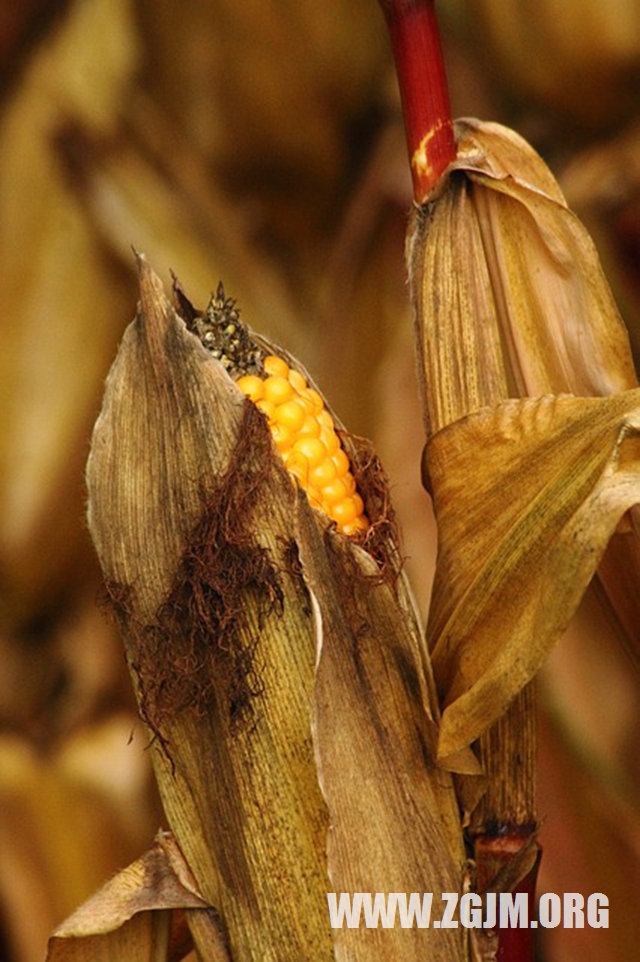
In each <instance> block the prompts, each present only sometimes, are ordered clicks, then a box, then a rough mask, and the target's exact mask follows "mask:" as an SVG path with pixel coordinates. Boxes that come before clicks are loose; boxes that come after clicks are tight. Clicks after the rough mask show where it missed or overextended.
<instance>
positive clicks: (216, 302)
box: [187, 281, 265, 380]
mask: <svg viewBox="0 0 640 962" xmlns="http://www.w3.org/2000/svg"><path fill="white" fill-rule="evenodd" d="M187 327H188V328H189V330H190V331H191V332H192V333H193V334H195V335H196V337H197V338H199V340H200V341H201V343H202V344H203V345H204V347H206V349H207V350H208V351H210V352H211V354H212V355H213V357H215V358H217V359H218V360H219V361H220V363H221V364H222V366H223V367H224V368H226V370H227V371H228V372H229V375H230V376H231V377H232V378H234V380H235V379H237V378H239V377H242V375H244V374H258V375H259V374H262V369H263V367H262V366H263V361H264V357H265V352H264V351H263V350H262V349H261V348H260V347H258V345H257V344H256V343H255V342H254V341H253V340H252V338H251V336H250V334H249V331H248V328H247V327H246V325H245V324H243V323H242V321H241V320H240V314H239V312H238V309H237V307H236V302H235V300H234V299H233V298H231V297H227V296H226V294H225V291H224V286H223V284H222V281H220V282H219V284H218V287H217V290H216V292H215V294H214V295H213V296H212V297H211V300H210V301H209V305H208V307H207V309H206V310H205V312H204V314H196V315H194V316H192V317H191V318H189V319H188V320H187Z"/></svg>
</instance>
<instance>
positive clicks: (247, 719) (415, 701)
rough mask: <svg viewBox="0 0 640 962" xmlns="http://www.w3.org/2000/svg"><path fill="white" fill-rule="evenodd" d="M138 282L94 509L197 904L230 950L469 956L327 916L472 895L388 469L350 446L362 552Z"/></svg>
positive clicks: (153, 282) (326, 955)
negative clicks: (343, 924) (386, 901)
mask: <svg viewBox="0 0 640 962" xmlns="http://www.w3.org/2000/svg"><path fill="white" fill-rule="evenodd" d="M140 281H141V303H140V308H139V312H138V316H137V318H136V320H135V321H134V323H133V324H132V325H130V327H129V328H128V330H127V332H126V333H125V335H124V338H123V341H122V344H121V347H120V351H119V354H118V357H117V358H116V361H115V362H114V365H113V368H112V371H111V373H110V375H109V379H108V383H107V389H106V394H105V400H104V405H103V410H102V413H101V415H100V418H99V419H98V422H97V424H96V427H95V431H94V437H93V442H92V451H91V456H90V460H89V464H88V487H89V523H90V528H91V532H92V536H93V539H94V543H95V545H96V549H97V552H98V555H99V557H100V561H101V564H102V567H103V571H104V574H105V580H106V583H107V588H108V591H109V593H110V599H111V600H110V603H111V606H112V607H113V609H114V610H115V612H116V614H117V615H118V618H119V620H120V623H121V625H122V630H123V636H124V641H125V646H126V650H127V658H128V662H129V665H130V668H131V672H132V677H133V681H134V685H135V687H136V692H137V696H138V699H139V703H140V707H141V713H142V715H143V718H144V720H145V721H146V723H147V724H148V726H149V728H150V731H151V734H152V735H153V736H154V741H153V760H154V765H155V770H156V777H157V780H158V784H159V787H160V793H161V796H162V800H163V805H164V809H165V813H166V816H167V820H168V822H169V825H170V827H171V830H172V832H173V834H174V836H175V840H176V844H177V846H178V847H179V849H180V850H181V852H182V853H183V855H184V859H185V861H186V864H187V865H188V867H189V869H190V871H191V872H192V873H193V878H194V883H195V887H196V889H197V892H198V895H199V897H201V898H202V900H203V901H204V902H205V903H206V905H208V906H211V907H213V908H215V911H216V912H217V913H218V917H219V920H220V931H221V933H222V938H223V940H224V943H225V944H226V946H227V951H228V952H229V956H230V958H231V959H232V960H233V962H241V960H242V962H245V960H247V962H248V960H256V962H258V960H259V962H271V960H273V962H276V960H277V962H288V960H291V962H299V960H300V959H301V958H305V959H309V960H312V959H313V960H316V959H317V960H321V959H330V958H332V957H334V951H335V957H336V958H345V959H347V958H348V959H354V960H372V962H373V960H382V959H384V960H385V962H386V960H397V962H406V960H409V959H416V962H417V960H418V959H422V958H424V957H425V955H428V956H429V958H432V959H435V960H443V962H446V960H451V962H453V960H456V962H458V960H460V959H466V958H468V957H469V951H470V950H469V948H468V946H467V934H466V933H465V932H464V931H455V932H454V931H450V932H446V933H442V932H440V931H438V930H437V929H434V928H429V929H415V928H414V929H413V930H411V931H407V930H403V929H401V928H400V927H399V926H395V927H394V928H393V929H388V930H386V929H366V928H364V927H363V926H362V927H361V928H360V929H358V930H349V929H346V928H345V929H344V930H342V931H336V932H335V933H332V932H331V929H330V926H329V914H328V910H327V897H326V896H327V892H328V891H335V892H338V893H340V892H342V891H346V892H353V891H361V892H362V891H365V892H366V891H371V892H376V891H383V892H393V891H406V892H412V891H416V892H420V893H422V892H430V891H433V892H436V891H440V890H441V888H442V886H443V885H444V886H445V887H446V888H447V889H448V890H451V891H456V890H459V888H460V886H461V884H462V878H463V874H464V858H465V856H464V849H463V845H462V838H461V832H460V826H459V817H458V810H457V803H456V797H455V792H454V788H453V782H452V778H451V775H450V774H448V773H446V772H445V771H443V770H442V769H441V768H439V767H438V766H437V765H436V762H435V753H436V746H437V707H436V698H435V689H434V685H433V679H432V676H431V673H430V667H429V661H428V656H427V654H426V649H425V648H424V642H423V640H422V637H421V631H420V628H419V625H418V621H417V619H416V616H415V614H414V606H413V603H412V599H411V596H410V594H409V591H408V588H407V586H406V583H405V580H404V577H403V575H402V573H401V571H400V563H399V560H398V559H399V558H400V554H399V549H398V546H397V543H396V539H395V527H394V524H393V520H392V513H391V507H390V502H389V497H388V489H387V487H386V481H385V480H384V476H383V475H382V473H381V471H380V468H379V465H378V464H377V461H376V459H375V458H374V457H372V455H371V453H370V451H369V450H368V449H367V448H366V447H362V446H361V445H360V443H359V442H358V444H356V443H355V442H354V441H353V440H351V439H350V438H349V437H348V436H346V435H344V436H343V443H344V447H345V450H346V451H347V453H348V455H349V458H350V461H351V464H352V466H353V469H354V471H355V473H356V476H357V482H358V487H359V489H360V490H361V491H362V493H363V497H364V499H365V502H366V507H367V512H368V515H369V518H370V520H371V528H370V530H369V531H367V532H366V538H365V541H364V544H365V547H366V548H367V549H368V550H365V548H363V547H362V546H359V545H358V544H357V543H355V542H354V540H353V539H351V538H346V537H344V536H342V535H340V534H339V533H338V532H337V531H336V530H335V529H334V528H333V527H332V526H331V525H330V522H329V520H328V519H327V518H326V516H325V515H323V514H321V513H320V512H317V511H314V510H313V509H312V508H311V506H310V504H309V502H308V500H307V498H306V495H304V494H303V493H302V492H301V491H300V490H299V489H298V490H297V489H296V486H295V485H294V484H293V483H292V481H291V479H290V477H289V476H288V475H287V472H286V469H285V467H284V464H283V462H282V460H281V458H280V457H279V455H278V453H277V451H276V448H275V446H274V445H273V443H272V440H271V437H270V435H269V431H268V428H267V424H266V421H265V419H264V418H263V417H262V415H260V414H259V412H258V411H257V410H256V408H255V407H254V405H253V404H252V403H251V402H250V401H248V400H246V399H245V398H244V397H243V395H242V394H241V392H240V390H239V389H238V388H237V387H236V385H235V384H234V383H233V382H232V380H231V379H230V378H229V376H228V375H227V373H226V371H225V370H224V368H223V367H222V365H221V364H220V363H219V362H218V361H217V360H216V359H215V358H213V357H212V356H211V355H210V354H209V353H208V352H207V351H206V350H205V349H204V348H203V346H202V344H201V343H200V342H199V340H198V339H197V338H196V337H195V336H194V335H193V334H191V333H190V332H189V331H188V330H187V328H186V326H185V324H184V322H183V321H182V320H181V318H180V317H178V315H177V314H176V313H175V311H174V310H173V308H172V307H171V305H170V304H169V302H168V301H167V299H166V297H165V296H164V293H163V291H162V288H161V285H160V282H159V281H158V279H157V278H156V277H155V275H154V274H153V273H152V271H151V270H150V268H149V267H148V265H147V263H146V261H145V260H144V258H140ZM276 351H277V353H278V354H280V355H281V356H284V357H287V360H291V359H290V358H289V357H288V356H287V355H286V353H285V352H282V351H280V349H276ZM292 363H295V362H292ZM338 426H340V425H339V424H338ZM329 826H331V828H330V832H329V835H328V837H327V831H328V828H329ZM437 911H438V908H437V907H435V906H434V913H435V915H436V916H437ZM198 918H199V916H198ZM190 919H191V915H189V914H188V913H187V921H188V922H189V925H190V927H191V933H192V936H193V939H194V941H195V944H196V947H197V949H198V952H199V953H200V956H201V957H202V958H204V959H217V958H218V957H219V956H217V955H216V954H215V952H216V951H219V949H218V947H217V946H214V947H212V946H211V945H210V944H209V942H208V941H207V938H206V932H205V934H204V935H203V934H202V933H201V932H200V930H199V929H198V927H197V925H196V924H195V923H193V924H192V923H191V921H190ZM334 937H335V942H334Z"/></svg>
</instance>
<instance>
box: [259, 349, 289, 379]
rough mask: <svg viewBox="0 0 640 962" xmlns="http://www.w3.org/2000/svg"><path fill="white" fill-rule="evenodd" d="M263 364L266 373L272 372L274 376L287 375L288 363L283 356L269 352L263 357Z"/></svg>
mask: <svg viewBox="0 0 640 962" xmlns="http://www.w3.org/2000/svg"><path fill="white" fill-rule="evenodd" d="M263 366H264V370H265V373H266V374H273V375H275V377H286V378H288V377H289V365H288V364H287V362H286V361H285V360H284V359H283V358H281V357H276V356H275V354H269V355H268V357H265V359H264V364H263Z"/></svg>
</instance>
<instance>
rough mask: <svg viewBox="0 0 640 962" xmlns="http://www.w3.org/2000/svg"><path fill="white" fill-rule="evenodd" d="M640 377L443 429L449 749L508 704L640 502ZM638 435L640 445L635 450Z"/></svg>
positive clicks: (440, 497) (435, 641) (438, 490)
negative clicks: (592, 393)
mask: <svg viewBox="0 0 640 962" xmlns="http://www.w3.org/2000/svg"><path fill="white" fill-rule="evenodd" d="M639 435H640V389H636V390H635V391H628V392H625V393H623V394H621V395H616V396H611V397H608V398H575V397H566V396H565V397H553V396H547V397H543V398H539V399H524V400H521V401H505V402H503V403H502V404H500V405H498V406H497V407H493V408H485V409H483V410H481V411H477V412H475V413H474V414H471V415H469V416H468V417H466V418H463V419H461V420H460V421H457V422H455V423H454V424H452V425H450V426H449V427H448V428H445V429H443V430H442V431H440V432H438V433H437V434H436V435H434V437H433V438H432V439H431V441H430V443H429V445H428V447H427V451H426V464H427V467H428V473H429V476H430V479H431V484H432V488H433V492H434V502H435V506H436V512H437V515H438V534H439V554H438V565H437V570H436V581H435V585H434V592H433V599H432V606H431V611H430V618H429V637H430V645H431V647H432V658H433V665H434V671H435V674H436V678H437V683H438V687H439V690H440V696H441V703H442V704H443V706H444V712H443V717H442V726H441V731H440V742H439V749H438V754H439V757H440V758H441V759H442V760H443V761H445V762H446V760H447V759H448V757H449V756H451V755H453V754H454V753H456V752H459V751H460V750H461V749H463V748H464V747H465V746H467V745H470V744H471V742H473V741H474V740H475V739H477V738H478V737H479V736H480V735H481V734H482V733H483V732H484V731H485V730H486V729H487V728H488V727H489V726H490V725H491V724H492V723H493V722H495V721H496V720H497V719H498V718H499V717H500V715H502V714H503V713H504V711H505V710H506V708H507V706H508V705H509V703H510V702H511V701H512V699H513V698H514V697H515V695H516V694H517V693H518V692H519V691H520V690H521V689H522V688H523V687H524V686H525V685H526V683H527V682H528V681H529V680H530V679H531V678H532V677H533V676H534V675H535V673H536V672H537V671H538V669H539V668H540V667H541V665H542V664H543V662H544V660H545V659H546V657H547V655H548V654H549V652H550V650H551V648H552V646H553V644H554V643H555V641H556V640H557V639H558V637H559V635H560V634H561V632H562V631H563V630H564V628H566V626H567V624H568V621H569V619H570V618H571V616H572V614H573V612H574V611H575V608H576V606H577V605H578V603H579V601H580V598H581V597H582V594H583V593H584V591H585V589H586V587H587V585H588V583H589V581H590V579H591V578H592V576H593V574H594V573H595V570H596V567H597V565H598V562H599V560H600V558H601V556H602V553H603V551H604V549H605V547H606V544H607V542H608V540H609V538H610V537H611V534H612V533H613V531H614V530H615V528H616V525H617V524H618V522H619V520H620V518H621V516H622V515H623V514H624V512H625V511H627V510H628V509H629V508H630V507H631V506H632V505H634V504H637V503H638V502H640V460H639V459H638V448H637V443H638V442H637V439H638V436H639ZM634 445H635V450H634Z"/></svg>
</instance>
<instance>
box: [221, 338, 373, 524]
mask: <svg viewBox="0 0 640 962" xmlns="http://www.w3.org/2000/svg"><path fill="white" fill-rule="evenodd" d="M263 364H264V373H265V377H264V379H263V378H260V377H256V376H254V375H245V376H244V377H241V378H240V379H239V380H238V382H237V384H238V387H239V388H240V390H241V391H242V392H243V393H244V394H245V395H246V396H247V397H249V398H250V399H251V400H252V401H253V402H254V403H255V404H256V406H257V407H258V409H259V410H260V411H261V412H262V413H263V414H264V415H265V416H266V417H267V419H268V422H269V428H270V430H271V436H272V438H273V440H274V443H275V445H276V447H277V448H278V450H279V452H280V454H281V455H282V459H283V461H284V464H285V466H286V468H287V471H288V472H289V474H290V476H291V477H292V479H295V481H297V482H298V483H299V484H300V486H301V487H302V488H303V489H304V490H305V491H306V493H307V497H308V499H309V503H310V504H311V506H312V507H314V508H319V509H321V510H323V511H324V512H325V513H326V514H328V515H329V517H330V518H332V520H333V521H335V522H336V524H337V526H338V528H339V530H340V531H341V532H342V533H343V534H349V535H352V534H357V533H358V532H362V531H366V530H367V529H368V528H369V527H370V524H369V519H368V518H367V516H366V515H365V513H364V504H363V501H362V498H361V497H360V495H359V494H358V492H357V488H356V482H355V478H354V477H353V474H352V473H351V471H350V470H349V468H350V465H349V458H348V457H347V455H346V453H345V451H344V450H343V449H342V446H341V443H340V438H339V436H338V434H337V433H336V430H335V425H334V423H333V418H332V417H331V415H330V414H329V412H328V411H327V410H325V407H324V402H323V400H322V397H321V396H320V394H318V392H317V391H316V390H314V389H313V388H310V387H308V386H307V381H306V379H305V377H304V376H303V375H302V374H300V372H299V371H293V370H291V369H290V367H289V365H288V364H287V362H286V361H285V360H284V359H283V358H281V357H277V356H276V355H274V354H271V355H268V356H267V357H266V358H265V359H264V362H263Z"/></svg>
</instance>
